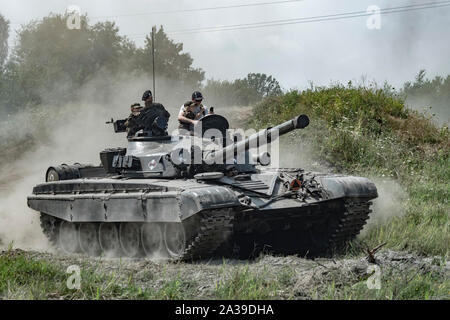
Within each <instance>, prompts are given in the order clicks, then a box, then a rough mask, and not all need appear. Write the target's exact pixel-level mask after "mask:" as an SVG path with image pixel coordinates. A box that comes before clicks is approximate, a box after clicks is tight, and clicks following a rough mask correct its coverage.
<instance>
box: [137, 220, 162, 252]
mask: <svg viewBox="0 0 450 320" xmlns="http://www.w3.org/2000/svg"><path fill="white" fill-rule="evenodd" d="M141 241H142V247H143V249H144V253H145V256H146V257H147V258H158V257H161V255H163V252H164V251H163V232H162V230H161V225H160V224H158V223H152V222H150V223H144V224H143V225H142V230H141Z"/></svg>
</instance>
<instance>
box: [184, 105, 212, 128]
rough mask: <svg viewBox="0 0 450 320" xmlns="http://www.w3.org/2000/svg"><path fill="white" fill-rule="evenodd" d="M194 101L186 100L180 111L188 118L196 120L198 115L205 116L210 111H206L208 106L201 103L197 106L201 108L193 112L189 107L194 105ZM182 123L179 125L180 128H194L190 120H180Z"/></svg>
mask: <svg viewBox="0 0 450 320" xmlns="http://www.w3.org/2000/svg"><path fill="white" fill-rule="evenodd" d="M193 104H194V102H193V101H186V102H185V103H184V105H183V106H182V107H181V109H180V112H182V115H183V116H184V117H186V118H188V119H191V120H195V119H196V118H197V119H198V118H199V117H198V115H200V116H205V115H206V114H207V113H208V112H207V111H206V108H205V107H204V106H203V105H202V104H200V105H199V106H198V107H197V108H199V110H198V111H197V112H193V111H191V110H190V109H189V107H190V106H191V105H193ZM178 122H179V123H180V124H179V125H178V128H179V129H185V130H192V124H190V123H188V122H183V121H178Z"/></svg>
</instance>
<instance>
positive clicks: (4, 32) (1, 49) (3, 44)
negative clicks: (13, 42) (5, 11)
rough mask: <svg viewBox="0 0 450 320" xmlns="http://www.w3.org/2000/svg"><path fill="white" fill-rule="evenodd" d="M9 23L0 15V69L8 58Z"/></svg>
mask: <svg viewBox="0 0 450 320" xmlns="http://www.w3.org/2000/svg"><path fill="white" fill-rule="evenodd" d="M8 38H9V21H8V20H6V19H5V18H4V17H3V16H2V15H1V14H0V68H2V67H3V65H4V64H5V61H6V58H7V56H8Z"/></svg>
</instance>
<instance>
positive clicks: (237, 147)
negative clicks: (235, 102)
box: [205, 114, 309, 161]
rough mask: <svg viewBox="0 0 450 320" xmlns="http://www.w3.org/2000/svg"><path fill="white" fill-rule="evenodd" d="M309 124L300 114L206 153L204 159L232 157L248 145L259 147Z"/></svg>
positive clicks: (244, 149) (246, 148) (304, 116)
mask: <svg viewBox="0 0 450 320" xmlns="http://www.w3.org/2000/svg"><path fill="white" fill-rule="evenodd" d="M308 125H309V118H308V116H306V115H304V114H302V115H299V116H297V117H295V118H294V119H291V120H289V121H286V122H283V123H282V124H279V125H278V126H275V127H272V128H267V129H264V130H261V131H259V132H257V133H255V134H253V135H251V136H249V137H247V138H245V139H244V140H242V141H239V142H236V143H233V144H231V145H229V146H227V147H225V148H222V149H219V150H216V151H214V152H211V153H208V154H207V155H206V157H205V160H208V161H214V160H216V159H217V160H219V159H221V158H222V159H225V157H228V158H230V157H234V155H235V154H238V153H239V152H242V151H246V150H248V149H249V148H250V147H260V146H262V145H264V144H266V143H270V142H271V141H272V138H276V137H278V136H281V135H283V134H286V133H289V132H291V131H293V130H295V129H303V128H306V127H307V126H308Z"/></svg>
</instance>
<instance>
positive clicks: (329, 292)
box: [313, 270, 450, 300]
mask: <svg viewBox="0 0 450 320" xmlns="http://www.w3.org/2000/svg"><path fill="white" fill-rule="evenodd" d="M366 280H367V279H365V278H364V279H362V280H361V281H358V280H356V281H355V282H354V283H336V282H334V281H332V282H331V283H330V284H328V285H327V286H325V287H323V288H320V289H319V290H316V292H315V293H313V298H316V299H325V300H327V299H328V300H329V299H332V300H336V299H338V300H431V299H439V300H442V299H450V280H449V279H443V278H442V277H438V276H436V275H435V274H432V273H426V274H417V273H414V272H407V273H402V274H399V273H398V272H397V273H395V272H392V270H390V271H387V272H384V273H383V274H382V276H381V281H380V289H369V288H368V286H367V282H366Z"/></svg>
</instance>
